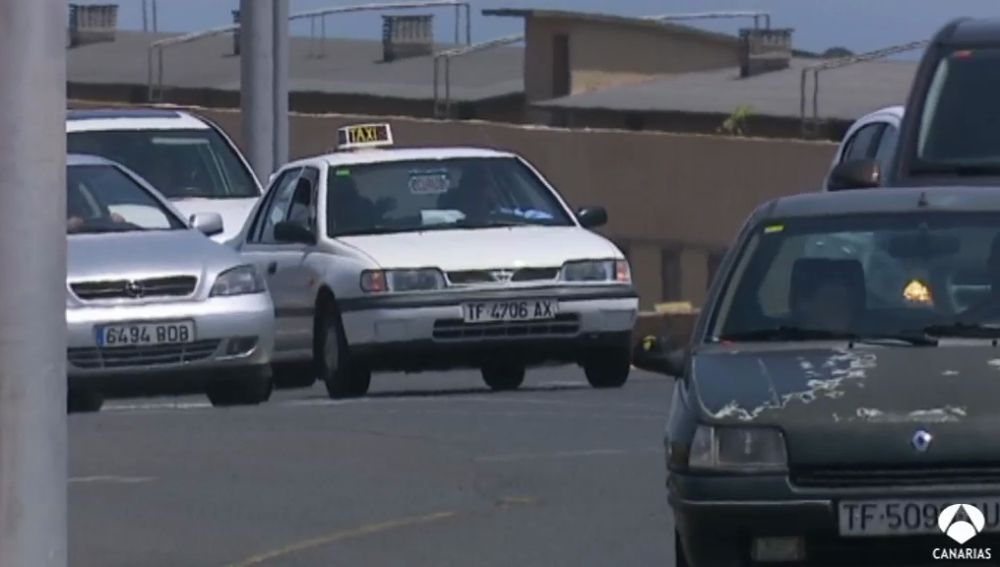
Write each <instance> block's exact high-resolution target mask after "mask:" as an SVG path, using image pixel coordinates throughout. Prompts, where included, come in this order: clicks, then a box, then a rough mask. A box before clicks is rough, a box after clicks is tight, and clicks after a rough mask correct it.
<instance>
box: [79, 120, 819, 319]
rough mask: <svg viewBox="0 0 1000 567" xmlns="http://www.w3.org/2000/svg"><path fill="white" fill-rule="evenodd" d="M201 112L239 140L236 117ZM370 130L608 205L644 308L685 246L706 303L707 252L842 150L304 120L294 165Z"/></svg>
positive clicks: (648, 135)
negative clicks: (343, 131)
mask: <svg viewBox="0 0 1000 567" xmlns="http://www.w3.org/2000/svg"><path fill="white" fill-rule="evenodd" d="M75 105H77V106H78V105H79V103H76V104H75ZM195 111H196V112H200V113H202V114H204V115H206V116H207V117H209V118H211V119H213V120H216V121H217V122H218V123H219V124H220V125H221V126H222V127H223V128H225V129H226V130H227V131H228V132H229V133H230V134H231V135H233V136H234V138H235V139H236V140H237V141H238V142H239V141H240V140H241V139H242V138H241V135H240V119H239V112H238V111H235V110H219V109H201V110H198V109H195ZM368 120H387V121H389V122H390V123H391V124H392V128H393V133H394V135H395V138H396V141H397V143H398V144H399V145H401V146H428V145H430V146H434V145H472V146H488V147H494V148H502V149H509V150H513V151H515V152H518V153H520V154H521V155H523V156H525V157H526V158H527V159H528V160H529V161H531V162H532V163H533V164H534V165H535V166H537V167H538V168H539V169H540V170H541V171H542V172H543V174H544V175H545V176H546V177H548V179H549V180H550V181H551V182H552V183H553V184H554V185H555V186H556V187H558V189H559V190H560V191H561V192H562V194H563V195H564V196H565V197H566V198H567V200H569V201H570V203H571V204H572V205H574V206H581V205H586V204H599V205H603V206H605V207H607V209H608V214H609V216H610V222H609V224H608V226H607V227H606V228H605V229H603V230H602V232H603V233H605V234H607V235H609V236H611V237H613V238H614V239H615V240H617V241H620V242H623V243H624V244H625V246H626V247H627V248H628V249H629V254H630V257H631V259H632V264H633V271H634V274H635V279H636V282H637V285H638V288H639V290H640V292H641V294H642V297H643V305H644V306H646V307H648V306H651V305H652V304H653V303H654V302H657V301H660V300H661V298H662V294H661V291H662V280H661V275H662V266H661V250H662V249H664V248H671V249H674V248H678V247H679V248H681V259H680V264H681V268H682V271H683V274H682V278H681V289H682V292H683V294H684V295H685V299H687V300H690V301H693V302H695V303H696V304H698V303H700V301H701V300H702V299H703V296H704V291H705V288H706V287H707V285H708V282H707V265H708V253H709V252H710V251H713V250H719V249H722V248H724V247H726V246H727V245H728V244H729V242H730V240H731V239H732V237H733V236H734V234H735V232H736V231H737V230H738V228H739V227H740V225H741V224H742V222H743V220H744V218H745V217H746V216H747V214H749V213H750V212H751V211H752V210H753V209H754V208H755V207H757V206H758V205H759V204H761V203H763V202H764V201H766V200H768V199H771V198H774V197H777V196H781V195H788V194H792V193H798V192H802V191H812V190H814V189H816V188H817V187H818V186H819V183H820V181H821V179H822V178H823V175H824V173H825V171H826V168H827V167H828V165H829V163H830V159H832V155H833V151H834V149H835V148H836V146H835V145H834V144H832V143H821V142H806V141H799V140H769V139H747V138H723V137H718V136H705V135H693V134H687V135H682V134H669V133H659V132H624V131H609V130H590V131H581V130H563V129H552V128H539V127H524V126H514V125H506V124H495V123H488V122H476V121H465V122H449V121H435V120H421V119H415V118H385V117H371V116H344V115H303V114H296V115H293V116H292V119H291V133H290V134H291V136H290V137H291V141H292V147H291V155H292V156H293V157H302V156H307V155H313V154H317V153H323V152H327V151H329V150H330V148H331V147H333V144H334V139H335V137H336V130H337V128H339V127H340V126H343V125H344V124H348V123H352V122H359V121H368ZM542 244H544V243H542Z"/></svg>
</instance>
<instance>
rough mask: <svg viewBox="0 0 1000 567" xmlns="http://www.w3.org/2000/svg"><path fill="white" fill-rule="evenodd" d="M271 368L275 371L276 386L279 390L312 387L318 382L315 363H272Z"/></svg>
mask: <svg viewBox="0 0 1000 567" xmlns="http://www.w3.org/2000/svg"><path fill="white" fill-rule="evenodd" d="M271 368H272V370H273V372H274V387H275V388H276V389H278V390H293V389H298V388H312V386H313V384H315V383H316V365H315V364H311V363H305V364H272V365H271Z"/></svg>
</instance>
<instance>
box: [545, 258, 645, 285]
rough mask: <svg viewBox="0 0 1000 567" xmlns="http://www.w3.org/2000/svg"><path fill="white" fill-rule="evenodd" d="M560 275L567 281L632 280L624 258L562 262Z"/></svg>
mask: <svg viewBox="0 0 1000 567" xmlns="http://www.w3.org/2000/svg"><path fill="white" fill-rule="evenodd" d="M560 277H561V279H562V280H563V281H567V282H619V283H629V282H631V281H632V272H631V270H630V269H629V265H628V262H627V261H625V260H583V261H576V262H566V263H565V264H563V267H562V273H561V274H560Z"/></svg>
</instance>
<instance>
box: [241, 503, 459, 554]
mask: <svg viewBox="0 0 1000 567" xmlns="http://www.w3.org/2000/svg"><path fill="white" fill-rule="evenodd" d="M456 515H457V514H456V513H455V512H436V513H434V514H427V515H426V516H416V517H411V518H401V519H398V520H390V521H388V522H382V523H378V524H368V525H365V526H361V527H360V528H355V529H350V530H341V531H336V532H333V533H330V534H327V535H325V536H320V537H316V538H313V539H307V540H303V541H300V542H298V543H293V544H291V545H287V546H285V547H282V548H279V549H275V550H274V551H268V552H265V553H261V554H259V555H254V556H253V557H248V558H247V559H244V560H243V561H240V562H238V563H231V564H230V565H229V566H228V567H249V566H250V565H259V564H261V563H265V562H267V561H271V560H272V559H278V558H280V557H284V556H286V555H291V554H293V553H298V552H300V551H305V550H307V549H312V548H314V547H321V546H324V545H329V544H331V543H336V542H338V541H343V540H347V539H354V538H359V537H364V536H366V535H371V534H374V533H379V532H385V531H389V530H394V529H397V528H405V527H408V526H417V525H421V524H429V523H432V522H438V521H441V520H446V519H448V518H452V517H454V516H456Z"/></svg>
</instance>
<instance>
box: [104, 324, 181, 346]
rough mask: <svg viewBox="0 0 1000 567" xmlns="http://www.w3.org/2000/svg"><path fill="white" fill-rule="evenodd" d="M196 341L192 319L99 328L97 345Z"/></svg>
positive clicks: (137, 344) (135, 344)
mask: <svg viewBox="0 0 1000 567" xmlns="http://www.w3.org/2000/svg"><path fill="white" fill-rule="evenodd" d="M192 341H194V323H193V322H192V321H171V322H163V323H130V324H125V325H106V326H103V327H98V328H97V346H99V347H121V346H152V345H165V344H182V343H190V342H192Z"/></svg>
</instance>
